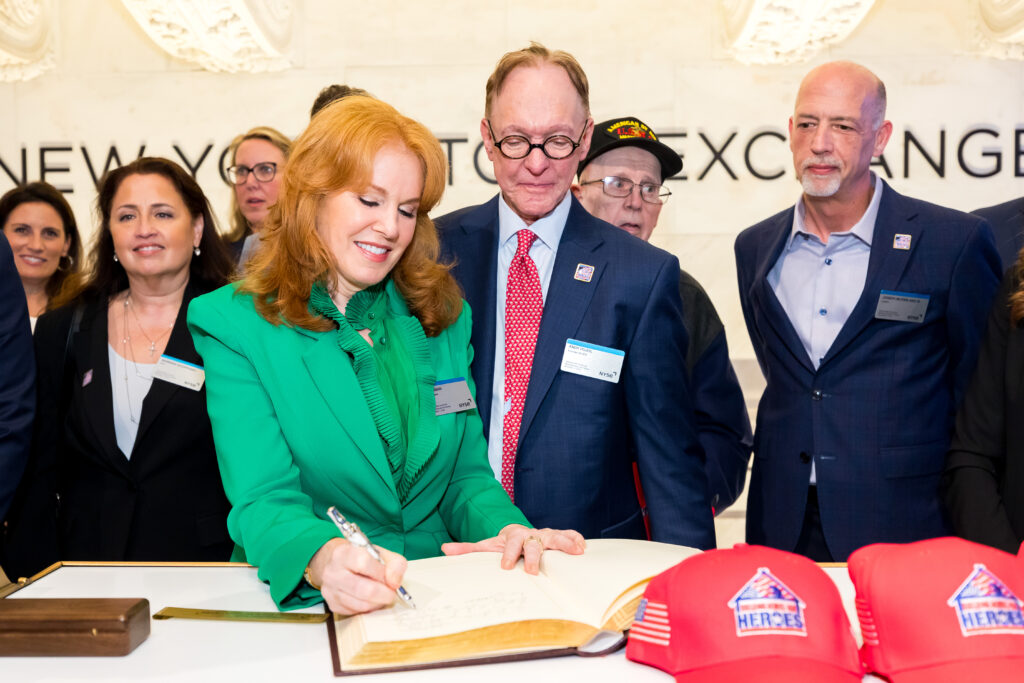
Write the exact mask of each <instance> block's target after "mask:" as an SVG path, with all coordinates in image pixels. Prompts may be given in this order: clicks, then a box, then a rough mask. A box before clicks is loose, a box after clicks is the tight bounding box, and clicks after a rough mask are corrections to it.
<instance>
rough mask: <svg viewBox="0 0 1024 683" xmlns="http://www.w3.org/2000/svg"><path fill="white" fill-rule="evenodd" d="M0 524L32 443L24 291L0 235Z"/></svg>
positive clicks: (32, 385)
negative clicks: (0, 302) (0, 350)
mask: <svg viewBox="0 0 1024 683" xmlns="http://www.w3.org/2000/svg"><path fill="white" fill-rule="evenodd" d="M0 301H2V302H3V303H2V304H0V349H3V351H2V352H0V522H2V521H3V519H4V517H6V516H7V509H8V507H10V505H11V500H12V499H13V498H14V492H15V490H16V489H17V487H18V482H19V481H20V480H21V474H22V472H23V471H24V469H25V462H26V461H27V460H28V450H29V446H30V444H31V442H32V416H33V415H34V414H35V409H36V363H35V360H34V357H33V354H32V331H31V328H30V327H29V324H28V305H27V304H26V302H25V290H24V289H23V288H22V286H21V279H20V278H19V277H18V271H17V269H16V268H15V266H14V256H13V254H12V253H11V245H10V244H8V242H7V237H5V236H4V235H2V234H0Z"/></svg>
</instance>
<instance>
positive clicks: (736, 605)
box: [727, 567, 807, 637]
mask: <svg viewBox="0 0 1024 683" xmlns="http://www.w3.org/2000/svg"><path fill="white" fill-rule="evenodd" d="M727 604H728V606H729V607H730V608H731V609H732V610H733V614H734V615H735V617H736V635H737V636H764V635H786V636H804V637H806V636H807V626H806V624H805V623H804V610H805V609H807V605H806V603H804V601H803V600H801V599H800V598H799V597H798V596H797V595H796V593H794V592H793V591H792V590H790V589H789V587H788V586H787V585H786V584H784V583H782V581H780V580H779V579H777V578H776V577H775V576H773V575H772V573H771V572H770V571H769V570H768V568H767V567H760V568H758V570H757V572H756V573H755V574H754V576H753V577H752V578H751V579H750V580H749V581H747V583H746V584H745V585H744V586H743V588H741V589H740V591H739V593H737V594H736V595H734V596H733V597H732V599H731V600H729V602H728V603H727Z"/></svg>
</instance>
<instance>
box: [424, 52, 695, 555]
mask: <svg viewBox="0 0 1024 683" xmlns="http://www.w3.org/2000/svg"><path fill="white" fill-rule="evenodd" d="M592 129H593V120H592V119H591V118H590V111H589V86H588V84H587V77H586V75H585V74H584V72H583V69H582V68H581V67H580V65H579V63H578V62H577V61H576V60H575V59H574V58H573V57H572V55H570V54H568V53H566V52H562V51H551V50H548V49H547V48H545V47H544V46H542V45H538V44H536V43H534V44H532V45H531V46H530V47H528V48H526V49H523V50H518V51H516V52H510V53H508V54H506V55H505V56H504V57H502V59H501V60H500V61H499V62H498V65H497V67H496V68H495V71H494V73H493V74H492V75H491V77H490V78H489V79H488V81H487V88H486V106H485V116H484V118H483V120H482V121H481V122H480V133H481V136H482V137H483V140H484V148H485V150H486V152H487V156H488V158H489V159H490V160H491V162H492V163H493V164H494V176H495V178H496V179H497V182H498V187H499V189H500V190H501V191H500V193H499V194H498V195H497V196H495V197H494V198H493V199H491V200H490V201H489V202H487V203H486V204H483V205H480V206H473V207H469V208H466V209H462V210H460V211H456V212H455V213H453V214H449V215H447V216H444V217H442V218H440V219H438V221H437V222H438V227H439V228H440V233H441V242H442V247H443V252H444V254H445V255H446V256H447V257H448V258H451V259H454V261H455V266H454V270H453V273H454V274H455V277H456V278H457V279H458V281H459V283H460V284H461V285H462V288H463V290H464V291H465V295H466V299H467V301H468V302H469V304H470V306H471V308H472V310H473V318H474V320H473V338H472V343H473V348H474V350H475V352H476V358H475V360H474V362H473V368H472V370H473V378H474V380H475V383H476V391H477V403H478V406H479V410H480V413H481V417H482V418H483V423H484V428H485V430H486V431H487V436H488V441H489V446H490V450H489V454H488V455H489V457H490V461H491V466H492V468H493V469H494V471H495V474H496V476H497V477H498V478H499V479H500V480H501V482H502V483H503V484H504V486H505V489H506V491H508V493H509V495H510V496H511V497H512V499H513V500H514V502H515V504H516V505H517V506H518V507H519V508H520V509H521V510H522V511H523V512H524V513H525V514H526V517H527V519H529V520H530V522H532V523H533V524H535V525H537V526H553V527H556V528H571V529H576V530H578V531H579V532H581V533H582V534H583V535H584V536H585V537H588V538H597V537H612V538H644V537H646V531H645V528H644V518H643V511H642V509H641V506H640V503H639V501H638V497H637V492H636V488H635V487H634V484H633V474H632V468H633V460H634V457H635V460H636V463H637V467H638V471H639V476H640V481H641V484H642V486H643V491H644V494H645V495H646V499H647V510H648V513H649V522H650V535H651V537H652V538H653V539H654V540H657V541H665V542H669V543H678V544H681V545H687V546H692V547H697V548H709V547H712V546H713V545H714V543H715V540H714V539H715V537H714V525H713V520H712V516H711V504H710V501H709V499H708V485H707V477H706V476H705V474H704V454H703V450H702V448H701V446H700V442H699V440H698V438H697V433H696V429H695V426H694V420H693V407H692V403H691V398H690V392H689V386H688V382H687V378H686V372H685V366H684V363H685V356H686V348H687V337H686V330H685V328H684V327H683V320H682V303H681V300H680V297H679V290H678V281H679V262H678V260H677V259H676V258H675V257H674V256H672V255H671V254H669V253H667V252H664V251H662V250H660V249H657V248H655V247H653V246H651V245H649V244H646V243H645V242H643V241H641V240H636V239H633V238H632V237H630V236H629V235H627V234H625V233H624V232H622V231H621V230H616V229H615V228H613V227H612V226H610V225H608V224H607V223H605V222H603V221H599V220H597V219H596V218H594V217H592V216H591V215H590V214H588V213H587V211H586V210H585V209H584V208H583V207H582V206H581V205H580V204H579V202H578V201H576V200H575V199H574V198H573V196H572V194H571V193H570V192H569V188H570V185H571V184H572V180H573V176H574V175H575V173H576V168H577V167H578V165H579V162H580V160H581V159H582V158H584V157H585V156H586V154H587V151H588V149H589V147H590V137H591V133H592ZM469 504H471V502H470V503H469Z"/></svg>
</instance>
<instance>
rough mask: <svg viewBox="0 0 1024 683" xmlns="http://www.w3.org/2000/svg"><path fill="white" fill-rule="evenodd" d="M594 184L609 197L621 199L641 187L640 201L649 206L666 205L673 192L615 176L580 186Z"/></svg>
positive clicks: (589, 181)
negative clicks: (598, 184) (597, 184)
mask: <svg viewBox="0 0 1024 683" xmlns="http://www.w3.org/2000/svg"><path fill="white" fill-rule="evenodd" d="M594 183H601V189H602V190H603V191H604V193H605V194H606V195H608V196H609V197H619V198H620V199H621V198H622V197H628V196H629V195H631V194H633V188H634V187H639V188H640V199H642V200H644V201H645V202H647V203H648V204H664V203H665V202H667V201H668V198H669V197H671V196H672V190H670V189H668V188H667V187H665V186H664V185H658V184H657V183H634V182H633V181H632V180H630V179H629V178H620V177H619V176H615V175H610V176H605V177H604V178H601V179H600V180H588V181H587V182H585V183H580V185H593V184H594Z"/></svg>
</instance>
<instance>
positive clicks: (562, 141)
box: [487, 119, 587, 160]
mask: <svg viewBox="0 0 1024 683" xmlns="http://www.w3.org/2000/svg"><path fill="white" fill-rule="evenodd" d="M487 131H488V132H489V133H490V134H491V140H494V146H495V147H497V148H498V151H499V152H501V153H502V154H504V155H505V156H506V157H508V158H509V159H525V158H526V157H528V156H530V152H532V151H533V150H535V149H539V150H540V151H542V152H544V156H546V157H547V158H548V159H555V160H558V159H565V158H568V157H569V156H570V155H572V153H573V152H575V151H576V148H577V147H579V146H580V142H582V140H583V133H586V132H587V124H583V131H582V132H581V133H580V137H579V138H578V139H577V140H576V141H573V139H572V138H571V137H569V136H568V135H552V136H551V137H549V138H548V139H546V140H545V141H544V142H540V143H536V142H530V139H529V138H527V137H525V136H523V135H506V136H505V137H503V138H502V139H501V140H498V139H496V138H495V137H494V129H493V128H491V121H490V119H488V120H487Z"/></svg>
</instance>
